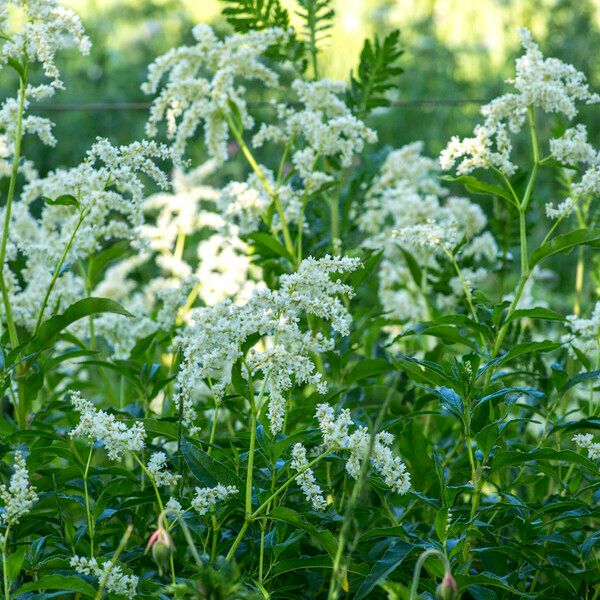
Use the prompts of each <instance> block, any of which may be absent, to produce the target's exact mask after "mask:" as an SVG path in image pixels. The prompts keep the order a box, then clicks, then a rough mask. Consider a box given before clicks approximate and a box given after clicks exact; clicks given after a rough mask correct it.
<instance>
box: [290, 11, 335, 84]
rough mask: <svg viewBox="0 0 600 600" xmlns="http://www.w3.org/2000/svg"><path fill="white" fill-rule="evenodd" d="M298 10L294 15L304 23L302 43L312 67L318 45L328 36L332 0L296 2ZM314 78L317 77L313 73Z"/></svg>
mask: <svg viewBox="0 0 600 600" xmlns="http://www.w3.org/2000/svg"><path fill="white" fill-rule="evenodd" d="M298 4H299V5H300V10H298V11H296V14H297V15H298V16H299V17H300V18H301V19H302V21H303V22H304V32H303V33H304V40H303V41H304V43H305V45H306V48H307V49H308V51H309V53H310V55H311V57H312V60H313V67H314V65H315V63H316V57H317V54H318V53H319V44H320V43H321V42H322V41H323V40H324V39H325V38H327V37H328V36H329V30H330V29H331V27H332V25H333V17H334V14H335V12H334V10H333V7H332V6H333V0H298ZM314 76H315V78H317V77H318V74H317V73H314Z"/></svg>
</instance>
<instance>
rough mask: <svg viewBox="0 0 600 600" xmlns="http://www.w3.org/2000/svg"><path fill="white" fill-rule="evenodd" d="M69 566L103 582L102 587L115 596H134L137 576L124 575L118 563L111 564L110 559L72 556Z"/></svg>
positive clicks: (137, 581) (135, 594)
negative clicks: (100, 560) (99, 559)
mask: <svg viewBox="0 0 600 600" xmlns="http://www.w3.org/2000/svg"><path fill="white" fill-rule="evenodd" d="M69 564H70V566H71V567H72V568H73V569H75V570H76V571H77V572H78V573H81V574H82V575H91V576H92V577H95V578H96V579H97V580H98V583H100V582H102V581H103V582H105V583H104V587H105V589H106V590H107V591H108V592H111V593H113V594H116V595H117V596H126V597H127V598H135V597H136V596H137V586H138V583H139V578H138V577H136V576H135V575H126V574H125V573H124V572H123V567H122V566H121V565H120V564H115V565H113V564H112V563H111V561H110V560H106V561H104V562H103V563H98V561H97V560H96V559H95V558H86V557H83V556H73V557H72V558H71V560H70V562H69Z"/></svg>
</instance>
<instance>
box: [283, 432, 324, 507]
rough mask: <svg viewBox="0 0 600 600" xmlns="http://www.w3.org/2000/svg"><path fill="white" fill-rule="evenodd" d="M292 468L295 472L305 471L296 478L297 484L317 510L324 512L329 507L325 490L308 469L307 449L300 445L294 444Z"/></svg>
mask: <svg viewBox="0 0 600 600" xmlns="http://www.w3.org/2000/svg"><path fill="white" fill-rule="evenodd" d="M290 467H291V468H292V469H293V470H294V471H303V472H302V473H300V474H299V475H297V476H296V483H297V484H298V485H299V486H300V487H301V488H302V491H303V492H304V495H305V496H306V499H307V500H308V501H309V502H310V503H311V504H312V506H313V508H314V509H315V510H323V509H324V508H326V507H327V501H326V500H325V498H324V497H323V490H321V487H320V486H319V484H318V483H317V481H316V479H315V474H314V473H313V470H312V469H310V468H308V469H307V468H306V467H308V460H307V458H306V448H305V447H304V446H303V445H302V444H300V443H297V444H294V446H293V448H292V461H291V463H290Z"/></svg>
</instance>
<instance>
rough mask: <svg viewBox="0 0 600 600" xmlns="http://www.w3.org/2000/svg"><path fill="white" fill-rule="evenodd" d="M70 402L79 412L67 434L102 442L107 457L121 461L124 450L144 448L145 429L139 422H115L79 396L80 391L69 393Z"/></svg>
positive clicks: (135, 450)
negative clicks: (76, 420) (75, 421)
mask: <svg viewBox="0 0 600 600" xmlns="http://www.w3.org/2000/svg"><path fill="white" fill-rule="evenodd" d="M71 404H72V405H73V408H74V409H75V410H76V411H77V412H78V413H80V415H81V416H80V419H79V423H78V424H77V426H76V427H75V428H74V429H72V430H71V431H70V433H69V435H70V436H71V437H87V438H88V439H90V440H93V441H94V442H102V443H103V444H104V447H105V448H106V453H107V454H108V457H109V458H110V459H111V460H121V458H122V457H123V454H125V453H127V452H139V451H140V450H143V449H144V439H145V438H146V431H145V429H144V425H143V423H141V422H139V421H134V422H133V423H131V424H126V423H123V422H121V421H117V420H116V419H115V416H114V415H111V414H108V413H106V412H104V411H103V410H96V408H95V407H94V405H93V404H92V403H91V402H90V401H89V400H86V399H85V398H82V397H81V393H80V392H71Z"/></svg>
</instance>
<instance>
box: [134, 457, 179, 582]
mask: <svg viewBox="0 0 600 600" xmlns="http://www.w3.org/2000/svg"><path fill="white" fill-rule="evenodd" d="M131 454H132V456H133V458H134V459H135V460H136V462H137V463H138V465H140V467H141V469H142V471H143V472H144V473H145V474H146V476H147V477H148V480H149V481H150V483H151V484H152V487H153V488H154V494H155V495H156V502H157V503H158V508H159V509H160V512H161V513H162V512H163V511H164V510H165V507H164V506H163V503H162V499H161V497H160V492H159V491H158V486H157V485H156V481H154V477H152V475H151V473H150V472H149V471H148V469H147V468H146V465H145V464H144V463H143V462H142V461H141V460H140V458H139V456H138V455H137V454H135V453H133V452H132V453H131ZM169 562H170V566H171V581H172V582H173V585H175V584H176V583H177V580H176V578H175V564H174V563H173V555H171V556H170V557H169Z"/></svg>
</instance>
